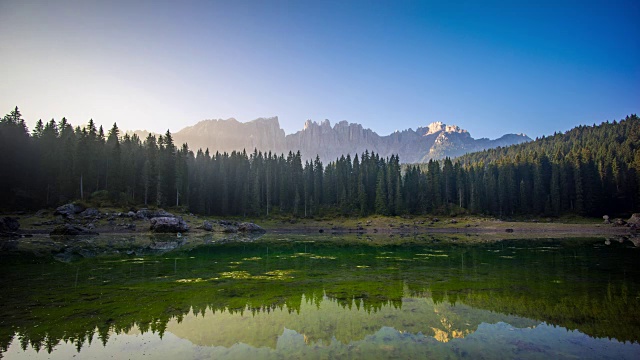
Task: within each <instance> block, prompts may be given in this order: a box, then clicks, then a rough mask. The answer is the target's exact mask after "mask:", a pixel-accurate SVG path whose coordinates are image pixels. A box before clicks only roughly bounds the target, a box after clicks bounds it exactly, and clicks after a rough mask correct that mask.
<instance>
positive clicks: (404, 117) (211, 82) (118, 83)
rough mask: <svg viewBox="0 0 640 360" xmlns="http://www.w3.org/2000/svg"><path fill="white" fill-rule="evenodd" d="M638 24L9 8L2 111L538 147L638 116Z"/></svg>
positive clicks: (561, 15) (569, 13) (571, 5)
mask: <svg viewBox="0 0 640 360" xmlns="http://www.w3.org/2000/svg"><path fill="white" fill-rule="evenodd" d="M639 18H640V2H638V1H602V2H598V1H589V0H586V1H534V2H527V1H514V2H501V1H489V2H476V1H466V2H465V1H458V2H456V1H442V2H431V1H427V2H422V1H389V2H386V1H330V0H328V1H316V2H312V1H302V0H298V1H266V0H263V1H242V0H237V1H203V2H189V1H185V2H178V1H131V2H129V1H120V2H119V1H107V2H104V1H63V0H61V1H42V2H39V1H17V0H16V1H13V0H8V1H2V2H0V54H1V55H2V57H1V58H2V60H1V63H2V66H0V69H1V70H0V71H1V72H2V73H1V75H2V86H0V111H3V112H4V113H7V112H9V111H10V110H11V109H12V108H13V107H14V106H16V105H18V106H19V107H20V108H21V110H22V113H23V115H24V117H25V119H26V120H27V122H28V124H29V125H30V126H32V124H34V123H35V121H36V120H37V119H39V118H42V119H43V120H49V119H51V118H52V117H53V118H55V119H56V120H59V119H60V118H61V117H62V116H66V117H67V118H68V119H69V120H70V121H71V122H72V123H73V124H83V123H86V122H87V121H88V119H89V118H93V119H94V120H95V121H96V122H97V123H99V124H103V125H104V126H105V127H110V125H111V124H112V123H113V122H117V123H118V125H119V126H120V128H122V129H130V130H133V129H148V130H152V131H157V132H163V131H164V130H166V129H167V128H170V129H171V130H172V131H177V130H179V129H181V128H183V127H185V126H188V125H192V124H195V123H196V122H198V121H200V120H203V119H211V118H228V117H235V118H236V119H238V120H240V121H248V120H252V119H255V118H257V117H267V116H279V118H280V124H281V126H282V127H283V128H284V129H285V131H286V132H287V133H291V132H295V131H297V130H300V129H301V128H302V126H303V124H304V121H305V120H307V119H312V120H315V121H320V120H323V119H329V120H331V122H332V123H335V122H338V121H341V120H347V121H349V122H358V123H361V124H363V125H364V126H365V127H368V128H371V129H373V130H375V131H377V132H378V133H379V134H382V135H386V134H389V133H391V132H392V131H394V130H396V129H397V130H403V129H406V128H413V129H415V128H417V127H419V126H425V125H427V124H429V123H430V122H433V121H442V122H444V123H447V124H456V125H459V126H461V127H462V128H465V129H467V130H469V131H470V132H471V134H472V136H474V137H489V138H495V137H498V136H500V135H502V134H504V133H520V132H524V133H526V134H528V135H529V136H531V137H536V136H540V135H546V134H552V133H553V132H554V131H566V130H568V129H570V128H572V127H574V126H576V125H579V124H593V123H600V122H601V121H605V120H614V119H619V118H621V117H624V116H625V115H627V114H631V113H639V112H640V87H639V86H638V84H640V60H639V59H640V21H638V19H639Z"/></svg>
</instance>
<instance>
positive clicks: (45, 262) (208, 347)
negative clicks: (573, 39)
mask: <svg viewBox="0 0 640 360" xmlns="http://www.w3.org/2000/svg"><path fill="white" fill-rule="evenodd" d="M236 240H242V239H236ZM245 240H246V239H245ZM251 240H252V241H251V242H244V241H232V242H221V241H211V240H210V239H209V240H206V239H205V240H203V239H185V240H182V241H181V242H179V243H176V244H173V245H171V246H165V245H163V246H158V245H157V244H167V243H171V241H170V240H168V239H158V238H127V239H122V238H116V237H107V236H100V237H96V238H93V239H84V240H78V241H75V242H73V243H71V245H69V246H66V247H65V246H63V245H61V244H58V243H54V242H51V241H49V239H35V240H32V241H31V242H30V243H21V244H14V245H13V246H4V247H3V248H4V250H3V252H2V253H0V284H1V287H2V292H1V293H0V301H1V302H2V304H3V306H2V307H1V308H0V324H1V326H0V357H4V358H7V359H13V358H38V357H42V358H69V357H72V356H74V355H79V356H80V357H81V358H111V357H114V358H122V357H126V358H138V357H149V356H151V357H152V358H167V359H170V358H212V357H213V358H225V357H228V358H282V357H285V358H339V357H346V358H390V357H392V358H393V357H395V358H425V357H432V358H446V357H450V358H464V357H468V358H491V359H494V358H545V357H546V358H548V357H551V358H570V357H571V358H574V357H580V358H585V357H586V358H589V357H597V358H607V357H609V358H616V359H620V358H637V357H638V356H639V354H640V344H639V343H638V342H639V341H640V306H639V305H640V280H639V279H640V276H639V275H640V269H639V268H638V267H637V266H636V265H637V264H638V263H639V260H640V249H638V248H635V247H634V246H633V245H632V244H631V243H625V242H616V241H614V242H609V244H610V245H605V239H556V240H508V241H507V240H504V241H499V242H489V243H465V244H461V241H452V240H446V239H442V238H434V237H431V236H424V237H418V238H412V239H407V238H405V239H402V240H398V239H388V238H384V237H373V238H366V237H364V238H358V237H335V236H334V237H331V236H319V237H311V236H294V235H286V236H274V235H267V236H264V237H262V238H260V239H251ZM21 241H23V240H21ZM126 244H129V245H128V246H126ZM114 249H116V250H118V251H117V252H116V251H114ZM120 254H125V255H120Z"/></svg>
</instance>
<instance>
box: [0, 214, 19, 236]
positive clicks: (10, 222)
mask: <svg viewBox="0 0 640 360" xmlns="http://www.w3.org/2000/svg"><path fill="white" fill-rule="evenodd" d="M18 229H20V222H19V221H18V218H14V217H9V216H5V217H3V218H1V219H0V232H15V231H18Z"/></svg>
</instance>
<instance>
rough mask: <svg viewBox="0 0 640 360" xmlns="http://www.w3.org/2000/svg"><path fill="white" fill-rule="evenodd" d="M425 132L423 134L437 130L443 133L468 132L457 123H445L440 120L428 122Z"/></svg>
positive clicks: (434, 132)
mask: <svg viewBox="0 0 640 360" xmlns="http://www.w3.org/2000/svg"><path fill="white" fill-rule="evenodd" d="M426 130H427V132H426V133H425V134H424V136H427V135H432V134H436V133H439V132H445V133H468V132H467V130H464V129H461V128H460V127H459V126H458V125H447V124H445V123H443V122H441V121H435V122H432V123H431V124H429V126H427V128H426Z"/></svg>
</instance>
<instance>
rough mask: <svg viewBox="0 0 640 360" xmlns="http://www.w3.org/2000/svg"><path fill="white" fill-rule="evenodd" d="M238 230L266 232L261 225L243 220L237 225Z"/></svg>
mask: <svg viewBox="0 0 640 360" xmlns="http://www.w3.org/2000/svg"><path fill="white" fill-rule="evenodd" d="M238 231H240V232H252V233H264V232H266V231H265V230H264V229H263V228H262V227H260V226H258V225H256V224H254V223H251V222H243V223H240V225H238Z"/></svg>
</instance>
